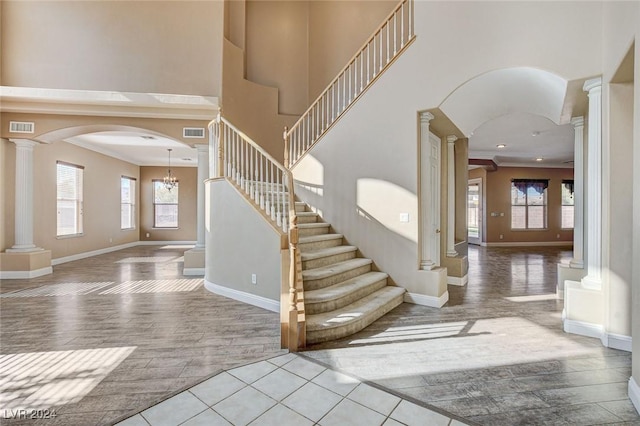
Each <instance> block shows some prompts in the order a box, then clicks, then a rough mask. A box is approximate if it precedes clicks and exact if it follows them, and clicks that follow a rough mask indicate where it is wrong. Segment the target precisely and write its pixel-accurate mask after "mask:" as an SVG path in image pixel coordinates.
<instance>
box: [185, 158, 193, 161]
mask: <svg viewBox="0 0 640 426" xmlns="http://www.w3.org/2000/svg"><path fill="white" fill-rule="evenodd" d="M182 161H193V160H192V159H191V158H183V159H182Z"/></svg>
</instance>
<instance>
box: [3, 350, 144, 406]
mask: <svg viewBox="0 0 640 426" xmlns="http://www.w3.org/2000/svg"><path fill="white" fill-rule="evenodd" d="M135 349H136V347H135V346H127V347H119V348H102V349H82V350H75V351H56V352H31V353H21V354H7V355H0V407H2V408H3V410H4V412H5V413H6V412H7V410H16V409H40V410H42V409H48V408H50V407H52V406H56V405H58V406H59V405H63V404H70V403H74V402H78V401H80V400H81V399H82V398H83V397H84V396H86V395H87V394H88V393H89V392H91V390H93V388H95V387H96V385H97V384H98V383H100V382H101V381H102V380H103V379H104V378H105V377H107V375H108V374H109V373H111V371H113V369H114V368H116V367H117V366H118V364H120V363H121V362H122V361H123V360H124V359H125V358H127V357H128V356H129V355H130V354H131V353H132V352H133V351H134V350H135Z"/></svg>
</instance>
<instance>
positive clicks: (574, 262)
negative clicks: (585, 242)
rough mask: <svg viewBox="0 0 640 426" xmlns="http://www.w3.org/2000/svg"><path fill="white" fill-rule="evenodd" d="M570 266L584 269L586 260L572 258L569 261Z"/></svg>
mask: <svg viewBox="0 0 640 426" xmlns="http://www.w3.org/2000/svg"><path fill="white" fill-rule="evenodd" d="M569 266H570V267H572V268H575V269H584V261H583V260H581V259H580V260H577V259H571V260H570V261H569Z"/></svg>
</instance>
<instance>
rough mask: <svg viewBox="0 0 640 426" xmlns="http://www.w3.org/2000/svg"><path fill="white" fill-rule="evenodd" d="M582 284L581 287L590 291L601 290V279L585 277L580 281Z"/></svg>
mask: <svg viewBox="0 0 640 426" xmlns="http://www.w3.org/2000/svg"><path fill="white" fill-rule="evenodd" d="M580 282H581V283H582V287H584V288H588V289H591V290H601V289H602V279H601V278H599V277H594V276H592V275H587V276H586V277H584V278H583V279H582V281H580Z"/></svg>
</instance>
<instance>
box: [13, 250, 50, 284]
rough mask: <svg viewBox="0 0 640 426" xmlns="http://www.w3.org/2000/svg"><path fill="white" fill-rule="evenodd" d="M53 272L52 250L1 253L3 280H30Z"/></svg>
mask: <svg viewBox="0 0 640 426" xmlns="http://www.w3.org/2000/svg"><path fill="white" fill-rule="evenodd" d="M52 272H53V267H52V266H51V250H44V249H38V250H35V251H34V250H31V251H15V249H8V250H7V251H6V252H5V253H0V278H1V279H29V278H36V277H41V276H43V275H48V274H51V273H52Z"/></svg>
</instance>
